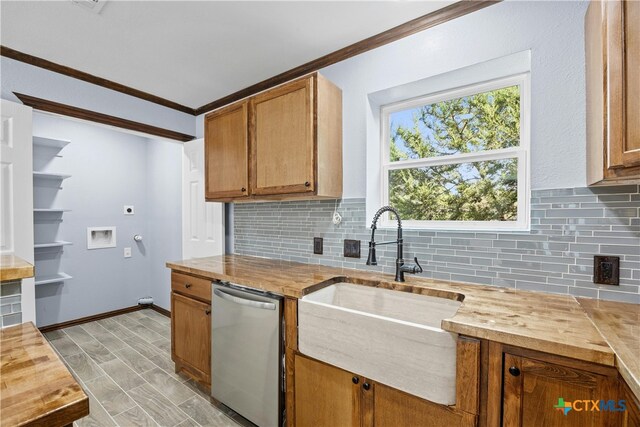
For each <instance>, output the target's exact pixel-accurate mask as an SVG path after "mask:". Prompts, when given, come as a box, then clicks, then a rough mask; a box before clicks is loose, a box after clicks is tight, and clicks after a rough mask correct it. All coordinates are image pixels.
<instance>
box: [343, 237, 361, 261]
mask: <svg viewBox="0 0 640 427" xmlns="http://www.w3.org/2000/svg"><path fill="white" fill-rule="evenodd" d="M344 256H345V257H348V258H360V240H349V239H344Z"/></svg>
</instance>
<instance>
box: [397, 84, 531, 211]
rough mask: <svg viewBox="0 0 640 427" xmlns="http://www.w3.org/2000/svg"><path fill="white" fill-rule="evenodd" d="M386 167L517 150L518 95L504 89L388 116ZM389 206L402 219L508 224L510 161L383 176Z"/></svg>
mask: <svg viewBox="0 0 640 427" xmlns="http://www.w3.org/2000/svg"><path fill="white" fill-rule="evenodd" d="M389 138H390V141H389V150H390V152H389V160H390V162H392V163H391V164H390V165H392V166H393V162H402V161H406V160H411V159H429V158H435V157H442V156H454V155H459V154H465V153H480V152H486V151H490V150H500V149H505V148H512V147H518V146H519V144H520V88H519V86H510V87H505V88H501V89H496V90H492V91H488V92H483V93H478V94H474V95H470V96H465V97H461V98H456V99H451V100H446V101H441V102H436V103H433V104H429V105H423V106H420V107H418V108H411V109H406V110H402V111H397V112H393V113H391V114H389ZM388 173H389V175H388V185H389V191H388V194H389V203H390V204H391V205H392V206H394V207H396V209H398V211H399V212H400V214H401V216H402V218H403V219H407V220H440V221H443V220H446V221H515V220H517V210H518V209H517V206H518V180H517V176H518V159H517V158H516V157H515V156H514V157H512V158H511V157H510V158H500V159H488V160H478V161H467V162H461V160H453V159H452V162H451V163H450V164H444V165H442V164H441V165H434V166H421V167H415V166H414V167H410V166H407V167H406V168H405V167H402V168H395V167H392V168H390V170H389V171H388Z"/></svg>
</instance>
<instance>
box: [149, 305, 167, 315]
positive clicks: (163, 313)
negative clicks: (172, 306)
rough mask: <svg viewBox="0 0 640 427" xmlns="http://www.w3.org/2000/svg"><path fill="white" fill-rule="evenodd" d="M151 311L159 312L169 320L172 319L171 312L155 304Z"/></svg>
mask: <svg viewBox="0 0 640 427" xmlns="http://www.w3.org/2000/svg"><path fill="white" fill-rule="evenodd" d="M151 309H152V310H155V311H157V312H158V313H160V314H162V315H163V316H167V317H168V318H171V312H170V311H169V310H167V309H166V308H162V307H160V306H157V305H155V304H151Z"/></svg>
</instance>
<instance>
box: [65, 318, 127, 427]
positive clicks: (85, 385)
mask: <svg viewBox="0 0 640 427" xmlns="http://www.w3.org/2000/svg"><path fill="white" fill-rule="evenodd" d="M61 331H62V333H64V334H65V336H67V337H68V338H69V339H70V340H71V341H72V342H73V343H74V344H75V345H76V346H77V347H78V348H79V349H80V353H84V354H85V355H86V356H87V357H88V358H89V360H91V361H92V362H94V363H95V361H94V360H93V359H92V358H91V356H90V355H89V354H88V353H87V352H85V351H84V350H83V349H82V347H80V346H79V345H78V343H77V342H76V341H75V340H74V339H73V338H71V336H70V335H69V334H67V333H66V332H64V329H61ZM80 353H75V354H80ZM69 356H72V355H69ZM60 357H61V358H62V359H64V360H65V362H66V359H65V358H64V357H63V356H62V355H60ZM65 365H66V366H67V368H68V369H69V370H70V371H71V372H73V373H75V377H76V379H77V380H78V382H79V383H80V386H81V387H82V390H83V391H84V392H85V393H91V390H89V387H88V386H87V384H86V382H85V381H83V380H82V379H81V378H80V375H78V373H77V372H76V371H75V370H74V369H73V368H72V367H71V366H70V365H69V364H68V363H65ZM96 365H97V363H96ZM100 369H101V370H102V372H104V375H107V373H106V372H105V371H104V369H102V368H100ZM102 376H103V375H99V376H97V377H96V378H92V379H91V380H94V379H97V378H100V377H102ZM91 395H92V396H93V398H94V399H95V401H96V402H97V403H98V405H100V407H101V408H102V410H103V411H104V413H105V414H107V416H108V417H109V418H111V421H113V423H114V424H115V425H116V426H118V423H117V422H116V420H114V419H113V417H111V414H109V411H107V409H106V408H105V407H104V405H103V404H102V402H100V400H99V399H98V398H97V397H96V396H95V395H94V394H93V393H91ZM88 398H89V397H88V396H87V399H88Z"/></svg>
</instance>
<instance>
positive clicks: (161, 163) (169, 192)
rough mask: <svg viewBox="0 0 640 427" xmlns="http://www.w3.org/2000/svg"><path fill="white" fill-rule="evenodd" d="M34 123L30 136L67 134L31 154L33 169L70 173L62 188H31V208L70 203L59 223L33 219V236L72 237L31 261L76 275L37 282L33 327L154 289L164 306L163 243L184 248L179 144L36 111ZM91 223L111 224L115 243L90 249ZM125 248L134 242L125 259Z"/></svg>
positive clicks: (131, 301) (118, 304) (125, 303)
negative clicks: (131, 210)
mask: <svg viewBox="0 0 640 427" xmlns="http://www.w3.org/2000/svg"><path fill="white" fill-rule="evenodd" d="M33 123H34V125H33V126H34V131H33V133H34V135H39V136H46V137H50V138H59V139H67V140H70V141H71V143H70V144H69V145H67V146H66V147H65V148H64V149H63V150H62V151H60V154H61V155H62V157H61V158H53V159H52V160H51V161H48V162H44V161H43V160H42V159H38V158H35V159H34V168H35V169H37V170H49V171H54V172H60V173H69V174H71V175H72V177H71V178H68V179H66V180H65V181H63V183H62V189H59V190H58V189H57V188H45V189H39V188H37V187H35V188H34V206H35V207H43V208H46V207H58V208H65V209H71V211H70V212H66V213H64V215H63V216H62V220H63V221H62V222H60V223H58V224H57V225H56V224H43V225H38V224H35V226H36V239H38V236H40V238H42V236H43V235H44V234H45V233H43V232H42V230H44V229H45V227H46V229H48V230H49V231H47V232H46V233H50V232H51V230H52V229H53V230H56V229H57V234H58V236H57V237H58V238H60V239H64V240H68V241H71V242H72V243H73V245H71V246H65V247H64V251H63V252H60V251H57V252H56V251H47V253H46V254H39V252H37V253H36V268H38V264H40V265H41V266H42V265H44V264H42V263H43V262H45V263H47V264H48V265H47V268H50V267H51V264H54V265H55V263H59V265H60V269H61V270H62V271H65V272H66V273H68V274H70V275H71V276H73V279H71V280H68V281H66V282H64V284H47V285H39V286H37V288H36V316H37V323H38V326H44V325H48V324H53V323H59V322H64V321H66V320H71V319H77V318H80V317H84V316H89V315H92V314H96V313H101V312H106V311H110V310H115V309H120V308H124V307H129V306H132V305H136V304H137V301H138V298H140V297H143V296H147V295H151V296H155V295H154V293H156V292H157V293H158V295H159V296H158V299H159V302H160V303H161V304H160V305H161V306H163V307H168V304H167V302H166V298H168V293H169V281H168V276H167V275H166V271H165V270H166V268H165V267H164V261H165V259H164V258H163V256H164V254H165V253H166V250H165V247H169V248H172V250H177V251H178V253H180V251H181V238H180V227H181V214H180V182H181V178H180V170H181V169H180V168H181V154H180V150H181V147H180V146H179V145H177V144H173V143H170V142H166V141H149V140H148V139H147V138H143V137H139V136H135V135H130V134H126V133H123V132H120V131H116V130H112V129H108V128H105V127H101V126H97V125H93V124H88V123H83V122H78V121H74V120H69V119H64V118H59V117H53V116H49V115H44V114H35V115H34V121H33ZM49 158H50V156H49ZM124 205H134V206H135V215H132V216H125V215H124V214H123V206H124ZM92 226H116V227H117V247H116V248H108V249H94V250H88V249H87V244H86V228H87V227H92ZM134 234H142V235H143V236H144V240H143V242H142V243H140V244H138V243H136V242H135V241H134V240H133V236H134ZM50 238H51V237H47V238H46V240H50ZM124 247H131V248H132V257H131V258H124V256H123V249H124ZM160 258H162V262H160V260H159V259H160ZM169 258H176V257H175V256H170V257H169ZM36 274H38V271H36ZM163 293H166V294H167V295H166V296H165V295H164V294H163Z"/></svg>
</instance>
